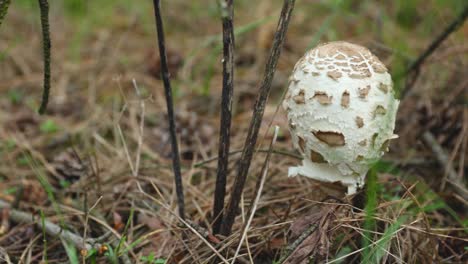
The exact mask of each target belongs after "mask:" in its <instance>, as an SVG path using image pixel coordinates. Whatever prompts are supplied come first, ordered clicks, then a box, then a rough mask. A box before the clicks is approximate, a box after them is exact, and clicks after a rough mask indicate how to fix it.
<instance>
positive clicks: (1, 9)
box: [0, 0, 11, 26]
mask: <svg viewBox="0 0 468 264" xmlns="http://www.w3.org/2000/svg"><path fill="white" fill-rule="evenodd" d="M10 4H11V0H0V26H1V25H2V22H3V19H4V18H5V16H6V14H7V12H8V7H9V6H10Z"/></svg>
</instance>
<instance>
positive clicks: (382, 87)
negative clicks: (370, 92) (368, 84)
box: [379, 83, 389, 94]
mask: <svg viewBox="0 0 468 264" xmlns="http://www.w3.org/2000/svg"><path fill="white" fill-rule="evenodd" d="M379 90H380V91H382V92H384V93H385V94H386V93H388V90H389V87H388V85H386V84H383V83H380V84H379Z"/></svg>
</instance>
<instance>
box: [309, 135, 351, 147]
mask: <svg viewBox="0 0 468 264" xmlns="http://www.w3.org/2000/svg"><path fill="white" fill-rule="evenodd" d="M312 134H314V136H315V137H316V138H317V139H318V140H320V141H322V142H323V143H325V144H327V145H329V146H330V147H339V146H344V145H345V137H344V135H343V134H341V133H339V132H334V131H312Z"/></svg>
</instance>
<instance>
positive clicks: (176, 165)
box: [153, 0, 185, 219]
mask: <svg viewBox="0 0 468 264" xmlns="http://www.w3.org/2000/svg"><path fill="white" fill-rule="evenodd" d="M153 7H154V17H155V20H156V31H157V35H158V46H159V57H160V58H161V76H162V79H163V83H164V92H165V97H166V104H167V116H168V120H169V134H170V137H171V146H172V167H173V170H174V180H175V187H176V193H177V204H178V207H179V216H180V218H182V219H185V205H184V189H183V186H182V175H181V173H180V158H179V147H178V145H177V137H176V129H175V118H174V106H173V99H172V89H171V82H170V81H169V76H170V74H169V67H168V65H167V55H166V45H165V42H164V28H163V22H162V18H161V3H160V0H153Z"/></svg>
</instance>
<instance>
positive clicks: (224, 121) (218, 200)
mask: <svg viewBox="0 0 468 264" xmlns="http://www.w3.org/2000/svg"><path fill="white" fill-rule="evenodd" d="M233 2H234V1H233V0H220V6H221V20H222V24H223V92H222V95H221V121H220V131H219V150H218V156H219V159H218V169H217V172H216V189H215V193H214V204H213V218H214V223H213V233H214V234H217V233H219V231H220V229H221V223H222V220H223V209H224V197H225V195H226V177H227V173H228V164H229V143H230V139H229V137H230V135H231V116H232V114H231V113H232V93H233V90H234V85H233V79H234V26H233V22H232V20H233V16H234V8H233Z"/></svg>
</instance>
